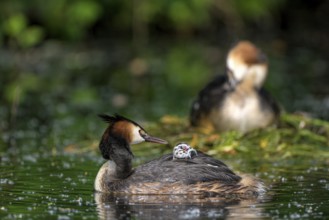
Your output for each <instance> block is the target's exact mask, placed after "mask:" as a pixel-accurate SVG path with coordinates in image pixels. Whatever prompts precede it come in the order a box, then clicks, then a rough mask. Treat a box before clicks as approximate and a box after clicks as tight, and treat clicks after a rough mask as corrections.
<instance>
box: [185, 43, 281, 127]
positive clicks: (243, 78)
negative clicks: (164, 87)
mask: <svg viewBox="0 0 329 220" xmlns="http://www.w3.org/2000/svg"><path fill="white" fill-rule="evenodd" d="M226 65H227V73H226V75H223V76H217V77H216V78H215V79H214V80H212V81H211V82H209V83H208V85H206V86H205V88H204V89H202V90H201V91H200V93H199V95H198V97H197V99H196V100H195V101H194V103H193V105H192V108H191V113H190V122H191V125H192V126H197V127H204V128H209V129H211V130H213V129H215V130H217V131H227V130H237V131H240V132H242V133H245V132H248V131H250V130H253V129H257V128H264V127H267V126H269V125H271V124H273V123H274V122H276V121H277V119H278V116H279V114H280V110H279V107H278V105H277V104H276V102H275V101H274V100H273V98H272V97H271V96H270V94H269V93H268V92H267V91H266V90H265V89H264V88H263V87H262V86H263V84H264V81H265V79H266V76H267V68H268V67H267V66H268V64H267V59H266V56H265V54H263V53H262V52H261V51H260V50H259V49H258V48H257V47H256V46H255V45H253V44H252V43H250V42H249V41H241V42H239V43H238V44H237V45H236V46H235V47H234V48H232V49H231V50H230V52H229V54H228V56H227V61H226Z"/></svg>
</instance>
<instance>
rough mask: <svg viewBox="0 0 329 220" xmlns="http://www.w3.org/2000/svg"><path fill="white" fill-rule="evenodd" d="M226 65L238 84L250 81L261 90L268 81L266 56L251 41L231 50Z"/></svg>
mask: <svg viewBox="0 0 329 220" xmlns="http://www.w3.org/2000/svg"><path fill="white" fill-rule="evenodd" d="M226 65H227V68H228V71H229V73H230V74H231V75H230V77H233V78H234V80H235V81H237V82H241V81H243V80H244V79H250V80H252V81H253V85H254V86H255V87H257V88H259V87H261V86H262V85H263V83H264V81H265V79H266V75H267V58H266V55H265V54H264V53H262V51H261V50H260V49H258V48H257V47H256V46H255V45H254V44H252V43H251V42H249V41H241V42H239V43H238V44H237V45H236V46H235V47H233V48H232V49H231V50H230V52H229V54H228V57H227V60H226Z"/></svg>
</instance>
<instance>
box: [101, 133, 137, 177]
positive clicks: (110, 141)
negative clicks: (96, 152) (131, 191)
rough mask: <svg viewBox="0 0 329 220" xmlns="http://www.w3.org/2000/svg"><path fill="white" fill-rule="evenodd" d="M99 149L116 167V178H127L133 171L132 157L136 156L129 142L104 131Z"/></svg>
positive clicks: (114, 167)
mask: <svg viewBox="0 0 329 220" xmlns="http://www.w3.org/2000/svg"><path fill="white" fill-rule="evenodd" d="M99 149H100V151H101V153H102V156H103V157H104V159H107V160H110V161H111V163H109V164H112V165H113V166H112V168H113V169H114V171H115V172H114V173H113V174H114V176H113V177H114V178H115V179H124V178H127V177H128V176H129V175H130V174H131V173H132V159H133V158H134V155H133V153H132V152H131V149H130V145H129V143H128V142H127V141H126V140H125V139H124V138H121V137H119V136H116V135H109V134H107V132H105V133H104V135H103V138H102V140H101V142H100V144H99Z"/></svg>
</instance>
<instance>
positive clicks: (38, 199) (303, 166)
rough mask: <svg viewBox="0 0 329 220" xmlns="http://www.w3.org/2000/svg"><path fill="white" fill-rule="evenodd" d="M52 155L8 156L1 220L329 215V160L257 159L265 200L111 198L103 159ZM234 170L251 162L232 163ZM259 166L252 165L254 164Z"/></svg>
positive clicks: (0, 189)
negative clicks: (98, 187) (100, 184)
mask: <svg viewBox="0 0 329 220" xmlns="http://www.w3.org/2000/svg"><path fill="white" fill-rule="evenodd" d="M94 158H97V157H90V156H70V155H57V156H55V155H52V154H49V153H35V154H31V155H28V156H27V155H24V154H18V155H13V154H5V155H2V156H1V161H0V165H1V171H0V174H1V178H0V197H1V200H0V219H19V218H21V219H45V218H51V219H53V218H55V219H98V218H101V219H221V218H227V219H241V218H256V219H257V218H259V219H264V218H273V219H283V218H286V219H287V218H289V219H291V218H326V216H328V215H329V210H328V208H327V207H329V177H328V172H329V169H328V168H327V166H326V164H325V163H320V162H316V161H300V160H299V159H296V160H291V161H290V162H289V163H280V164H269V165H266V164H265V165H264V164H262V162H258V163H254V164H253V166H249V167H254V168H255V169H256V170H254V171H253V172H251V170H244V171H247V172H250V173H255V174H258V176H260V177H261V178H262V179H263V180H264V181H265V182H267V183H268V185H270V186H271V189H270V190H269V192H268V193H267V194H266V196H265V197H264V198H261V199H258V200H241V201H240V200H237V199H221V198H213V199H209V198H207V197H200V196H193V197H187V196H183V195H182V196H177V195H175V196H173V195H168V196H158V195H139V196H137V195H132V196H122V195H121V196H111V195H108V194H99V193H94V192H93V182H94V178H95V176H96V173H97V171H98V168H99V167H100V166H101V164H102V163H103V161H99V160H98V158H97V160H96V159H94ZM226 162H227V163H228V164H230V165H232V166H233V167H234V170H237V169H239V167H245V166H246V164H245V163H244V162H242V163H241V161H240V162H237V161H226ZM250 169H252V168H250Z"/></svg>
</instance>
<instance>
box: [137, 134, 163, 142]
mask: <svg viewBox="0 0 329 220" xmlns="http://www.w3.org/2000/svg"><path fill="white" fill-rule="evenodd" d="M143 138H144V140H145V141H146V142H152V143H158V144H168V142H167V141H165V140H162V139H160V138H157V137H152V136H150V135H148V134H146V135H144V136H143Z"/></svg>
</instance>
